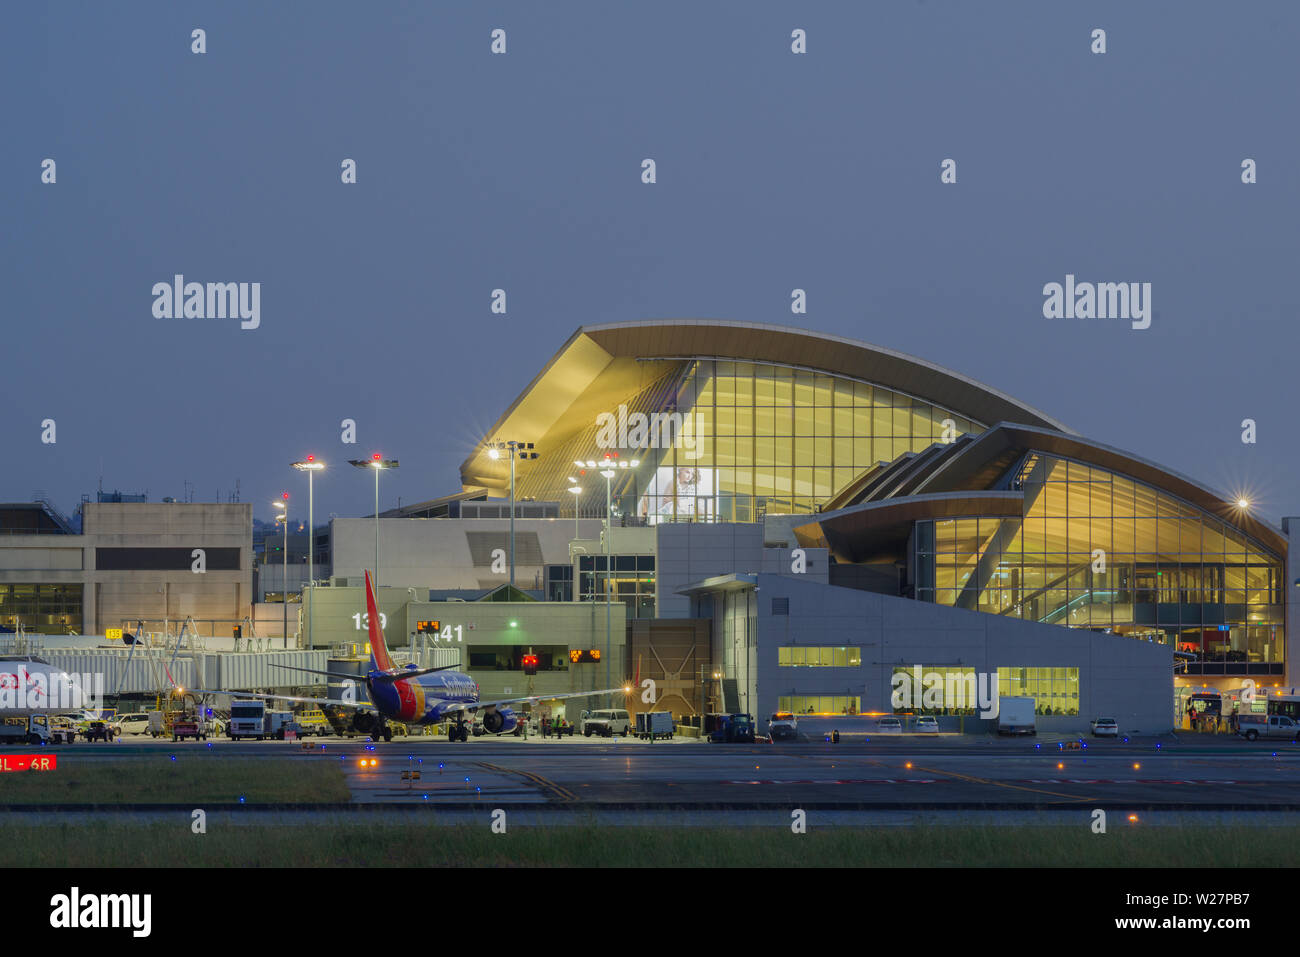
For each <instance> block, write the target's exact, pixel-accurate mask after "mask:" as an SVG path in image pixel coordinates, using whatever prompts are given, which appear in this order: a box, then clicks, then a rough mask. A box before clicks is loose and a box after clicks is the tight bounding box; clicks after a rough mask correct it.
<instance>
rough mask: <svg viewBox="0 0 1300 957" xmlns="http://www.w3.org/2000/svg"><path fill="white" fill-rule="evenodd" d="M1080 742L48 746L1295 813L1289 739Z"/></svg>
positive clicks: (686, 796) (1299, 806)
mask: <svg viewBox="0 0 1300 957" xmlns="http://www.w3.org/2000/svg"><path fill="white" fill-rule="evenodd" d="M1086 743H1087V745H1088V746H1087V748H1086V749H1082V748H1081V749H1079V750H1068V751H1067V750H1060V749H1059V747H1058V743H1057V742H1053V741H1024V740H1014V741H1012V740H1000V739H995V738H983V737H974V736H971V737H965V738H961V737H953V738H933V737H931V738H925V737H920V736H917V737H904V738H892V739H885V740H881V739H879V738H877V739H873V740H872V741H871V742H869V743H861V742H859V743H851V744H850V743H845V744H840V745H831V744H825V743H822V742H801V743H787V744H775V745H773V744H758V745H712V744H703V743H700V742H695V741H673V742H656V743H653V744H651V743H648V742H643V741H636V740H626V739H625V740H614V741H606V740H594V739H579V740H577V741H573V740H568V739H566V740H563V741H554V740H531V741H527V742H523V741H517V740H514V739H500V738H496V739H493V738H486V739H475V740H471V741H470V742H467V743H449V742H447V741H445V740H443V739H438V738H412V739H408V740H396V741H393V742H391V743H383V742H380V743H377V744H369V743H368V742H366V741H365V740H364V739H352V740H342V739H338V738H325V739H310V740H309V741H307V742H269V741H268V742H255V741H254V742H239V743H232V742H229V741H226V740H214V741H209V742H181V743H177V744H173V743H171V742H162V741H152V740H136V741H132V740H127V741H122V742H118V743H115V744H112V745H104V744H85V745H72V746H68V747H64V748H61V749H57V750H56V751H55V753H58V754H66V755H68V758H69V759H73V758H75V759H76V760H88V761H94V762H99V761H113V760H116V759H118V758H120V757H125V756H128V755H131V756H139V755H142V754H145V755H147V754H159V755H161V754H167V755H171V754H175V755H177V756H183V755H185V754H186V753H193V754H197V753H200V752H201V753H203V754H206V755H211V756H226V755H229V756H239V757H257V756H262V757H279V758H286V757H287V758H292V759H293V760H301V761H329V762H338V764H339V766H340V768H341V769H342V770H343V771H344V773H345V775H346V778H347V783H348V786H349V790H350V793H351V797H352V801H353V802H354V804H355V805H389V806H398V805H421V806H440V807H444V808H457V807H459V808H461V809H464V810H466V811H472V810H473V809H476V808H481V807H483V806H484V805H485V804H488V803H490V804H491V805H492V806H493V807H510V808H516V809H521V810H522V809H531V810H533V811H535V812H537V813H538V814H551V813H553V812H555V811H560V810H566V811H578V810H595V811H601V812H605V811H610V812H612V811H627V812H634V811H635V812H650V811H655V810H663V809H670V808H672V809H692V810H698V811H701V812H704V811H708V812H714V811H724V810H730V811H745V810H753V811H765V810H767V809H778V808H780V809H791V808H803V809H819V810H824V811H871V812H886V811H898V812H906V813H912V812H921V811H959V810H981V811H987V810H997V809H1005V810H1028V809H1033V810H1045V811H1046V810H1051V811H1065V812H1073V811H1077V810H1078V809H1080V808H1085V807H1086V808H1098V807H1100V808H1108V809H1113V810H1124V811H1160V812H1178V811H1201V812H1209V811H1232V812H1240V811H1251V812H1265V811H1271V812H1276V813H1283V814H1290V813H1293V812H1300V747H1298V746H1295V745H1291V744H1290V743H1285V744H1282V743H1265V742H1255V743H1254V744H1251V743H1247V742H1245V741H1242V740H1241V739H1232V738H1226V737H1225V738H1207V737H1203V736H1195V735H1183V736H1176V735H1166V736H1163V737H1161V738H1159V739H1146V740H1138V739H1135V740H1133V741H1130V742H1127V743H1125V742H1123V741H1109V740H1099V741H1089V742H1086ZM371 761H374V762H376V763H375V764H373V765H371V764H370V763H369V762H371ZM363 762H365V763H364V765H363ZM404 772H405V773H406V778H404V777H403V773H404ZM411 772H415V773H414V774H412V773H411ZM346 807H348V806H347V805H343V806H342V808H346ZM303 809H304V810H306V808H303ZM241 810H244V809H241ZM286 810H287V809H286ZM317 810H323V809H317ZM1295 820H1296V821H1300V814H1297V816H1296V817H1295Z"/></svg>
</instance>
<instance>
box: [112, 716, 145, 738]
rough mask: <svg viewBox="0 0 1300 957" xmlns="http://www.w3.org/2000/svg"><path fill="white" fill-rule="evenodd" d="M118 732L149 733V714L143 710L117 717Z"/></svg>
mask: <svg viewBox="0 0 1300 957" xmlns="http://www.w3.org/2000/svg"><path fill="white" fill-rule="evenodd" d="M117 733H118V734H148V733H149V715H148V714H146V713H145V712H143V711H137V712H135V713H134V714H124V715H121V716H119V717H118V719H117Z"/></svg>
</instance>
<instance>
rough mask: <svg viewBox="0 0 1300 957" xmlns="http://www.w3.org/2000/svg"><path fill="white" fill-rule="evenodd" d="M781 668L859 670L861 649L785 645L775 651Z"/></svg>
mask: <svg viewBox="0 0 1300 957" xmlns="http://www.w3.org/2000/svg"><path fill="white" fill-rule="evenodd" d="M777 665H779V666H780V667H782V668H860V667H861V666H862V649H861V648H852V647H824V646H817V645H812V646H808V645H785V646H783V647H781V648H778V649H777Z"/></svg>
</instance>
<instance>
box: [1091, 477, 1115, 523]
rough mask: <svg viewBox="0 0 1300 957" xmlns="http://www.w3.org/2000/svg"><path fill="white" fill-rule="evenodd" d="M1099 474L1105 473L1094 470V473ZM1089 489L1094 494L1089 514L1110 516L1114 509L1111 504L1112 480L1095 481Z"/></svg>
mask: <svg viewBox="0 0 1300 957" xmlns="http://www.w3.org/2000/svg"><path fill="white" fill-rule="evenodd" d="M1097 474H1104V473H1098V472H1096V471H1094V472H1093V475H1097ZM1089 491H1090V494H1091V496H1092V501H1091V504H1090V505H1089V512H1088V514H1090V515H1093V516H1109V515H1110V514H1111V511H1112V509H1113V506H1112V504H1111V485H1110V482H1108V481H1105V482H1093V483H1092V486H1091V488H1090V490H1089Z"/></svg>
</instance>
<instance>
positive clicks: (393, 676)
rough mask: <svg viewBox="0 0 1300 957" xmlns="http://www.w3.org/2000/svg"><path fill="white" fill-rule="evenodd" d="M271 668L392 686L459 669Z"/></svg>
mask: <svg viewBox="0 0 1300 957" xmlns="http://www.w3.org/2000/svg"><path fill="white" fill-rule="evenodd" d="M271 667H272V668H283V669H285V670H286V671H305V672H307V673H308V674H313V675H327V676H329V677H331V678H344V679H347V680H348V681H356V682H359V683H362V684H364V683H365V682H366V680H367V679H370V680H373V681H383V682H386V683H388V684H392V683H393V682H394V681H401V680H402V679H403V678H418V677H419V676H420V675H431V674H433V673H434V672H435V671H446V670H447V669H448V668H459V667H460V665H459V664H455V665H439V666H438V667H436V668H419V669H416V670H414V671H394V672H392V673H390V674H373V673H372V674H369V675H353V674H348V673H347V672H345V671H320V670H318V669H316V668H297V667H294V666H293V665H277V664H275V663H272V664H271Z"/></svg>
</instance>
